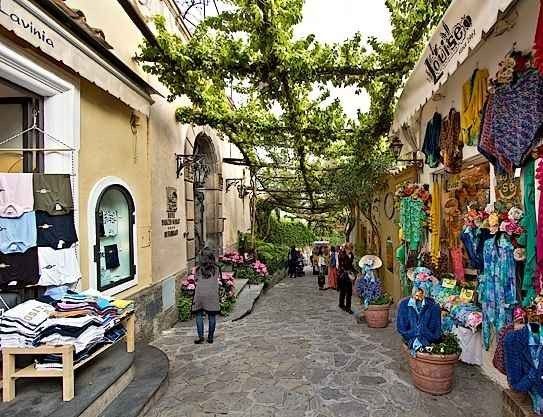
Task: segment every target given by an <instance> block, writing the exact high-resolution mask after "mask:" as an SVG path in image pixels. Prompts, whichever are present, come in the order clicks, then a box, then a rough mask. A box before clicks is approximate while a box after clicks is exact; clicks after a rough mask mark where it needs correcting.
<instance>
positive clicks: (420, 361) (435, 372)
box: [403, 345, 459, 395]
mask: <svg viewBox="0 0 543 417" xmlns="http://www.w3.org/2000/svg"><path fill="white" fill-rule="evenodd" d="M403 348H404V351H405V353H406V355H407V357H408V360H409V368H410V370H411V378H412V379H413V384H414V385H415V387H417V388H418V389H419V390H421V391H423V392H426V393H428V394H431V395H445V394H448V393H449V392H451V391H452V388H453V384H454V367H455V365H456V364H457V362H458V357H459V355H458V354H452V355H432V354H429V353H421V352H417V356H416V357H413V356H412V355H411V354H410V352H409V350H408V349H407V346H405V345H404V347H403Z"/></svg>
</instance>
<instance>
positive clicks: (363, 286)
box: [356, 265, 383, 308]
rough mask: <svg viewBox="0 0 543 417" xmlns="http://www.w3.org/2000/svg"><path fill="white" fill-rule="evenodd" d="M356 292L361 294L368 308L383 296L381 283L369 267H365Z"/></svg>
mask: <svg viewBox="0 0 543 417" xmlns="http://www.w3.org/2000/svg"><path fill="white" fill-rule="evenodd" d="M356 291H357V293H358V294H360V298H361V299H362V302H363V303H364V307H366V308H367V307H368V305H369V304H371V303H372V302H373V301H375V300H376V299H378V298H379V297H380V296H381V295H382V294H383V288H382V287H381V281H380V280H379V278H377V277H376V276H375V271H374V270H373V269H371V268H370V267H369V266H368V265H366V266H364V270H363V271H362V277H361V278H360V279H359V280H358V282H357V285H356Z"/></svg>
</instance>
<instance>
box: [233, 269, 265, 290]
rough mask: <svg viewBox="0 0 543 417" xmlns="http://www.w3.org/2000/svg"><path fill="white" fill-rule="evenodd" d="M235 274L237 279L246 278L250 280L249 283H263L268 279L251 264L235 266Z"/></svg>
mask: <svg viewBox="0 0 543 417" xmlns="http://www.w3.org/2000/svg"><path fill="white" fill-rule="evenodd" d="M234 271H235V272H234V275H235V277H236V279H246V280H248V281H249V284H252V285H256V284H261V283H263V282H264V281H265V280H266V279H265V277H262V276H261V275H259V274H258V273H257V272H256V271H255V270H254V269H253V268H251V267H250V266H240V267H237V268H235V270H234Z"/></svg>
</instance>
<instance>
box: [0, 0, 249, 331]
mask: <svg viewBox="0 0 543 417" xmlns="http://www.w3.org/2000/svg"><path fill="white" fill-rule="evenodd" d="M179 13H180V12H179V9H178V8H177V6H176V5H175V3H174V2H173V1H171V0H154V1H148V2H144V3H142V2H137V1H123V0H119V1H111V0H96V1H92V2H90V1H85V0H66V1H62V0H49V1H27V0H1V1H0V58H3V59H1V60H0V61H1V62H3V63H5V62H7V64H5V65H4V64H2V65H0V137H6V138H9V137H10V136H14V135H15V136H17V134H18V132H19V133H20V132H22V131H24V130H25V128H29V127H32V126H35V127H37V129H36V130H31V131H30V132H29V133H25V134H21V135H19V136H18V137H16V138H15V139H13V140H11V141H9V143H3V144H0V172H45V173H65V174H70V175H71V178H72V189H73V194H74V204H75V208H74V218H75V224H76V228H77V233H78V237H79V242H78V244H77V248H76V250H77V256H78V260H79V265H80V269H81V275H82V278H81V280H80V281H79V283H78V288H80V289H87V288H92V289H97V290H100V291H102V292H105V293H106V294H109V295H115V296H120V297H125V298H132V299H134V300H135V301H136V305H137V311H136V314H137V323H138V332H139V335H140V337H141V338H144V339H151V338H153V337H154V336H156V335H157V334H158V332H159V331H160V330H161V329H163V328H165V327H169V326H171V325H172V324H173V323H174V322H175V321H176V318H177V312H176V306H175V304H176V302H175V300H176V296H177V294H178V291H179V286H180V282H181V280H182V278H183V277H184V276H186V275H187V273H188V272H189V271H190V269H191V267H192V265H194V263H195V258H196V253H197V252H198V248H199V247H200V246H201V245H203V244H211V245H213V246H215V247H216V248H217V250H218V252H222V251H224V250H226V249H229V248H231V247H233V246H235V243H236V239H237V233H238V232H239V231H241V232H245V231H247V230H248V228H249V227H250V220H249V204H248V199H246V198H241V197H240V196H238V193H237V192H234V190H231V191H230V192H226V189H225V186H224V184H225V180H226V179H229V178H242V177H243V168H242V167H238V166H230V165H226V164H224V163H223V158H239V157H241V154H240V152H239V150H238V149H237V148H235V146H233V145H232V144H230V143H229V142H228V140H226V139H224V138H220V137H219V136H218V135H217V134H216V133H215V132H213V131H212V130H211V129H209V128H204V127H199V126H188V125H182V124H180V123H178V122H177V121H176V119H175V110H176V108H177V107H178V106H179V105H180V104H182V103H187V101H186V100H184V99H183V98H181V99H180V100H178V101H177V102H174V103H170V102H168V101H167V100H166V98H165V97H167V96H168V91H167V90H166V89H165V88H164V87H163V86H162V85H161V84H160V83H159V82H158V81H157V80H156V79H154V78H153V77H151V76H149V75H148V74H146V73H145V72H143V70H142V69H141V66H140V65H139V64H138V63H137V62H136V60H135V59H134V57H135V55H136V53H137V52H138V49H139V45H140V44H141V43H142V41H143V39H144V37H148V38H149V37H152V36H153V25H152V16H154V15H156V14H162V15H163V16H165V18H166V22H167V25H168V28H169V29H170V30H171V31H172V32H174V33H177V34H178V36H180V37H182V38H185V39H186V38H187V37H188V36H189V33H188V31H187V30H186V28H185V27H184V26H183V24H182V22H181V19H180V14H179ZM30 25H32V28H33V29H34V28H35V30H28V27H29V26H30ZM97 28H98V29H97ZM183 100H184V101H183ZM0 142H2V141H0ZM29 148H35V149H40V151H35V152H34V151H29ZM195 153H198V154H199V155H200V154H201V155H202V157H203V158H204V159H205V161H206V163H207V164H208V166H209V168H210V169H209V171H210V173H209V175H208V177H207V178H206V182H205V186H204V187H203V188H202V189H198V190H196V189H195V185H194V181H193V178H192V177H191V175H190V170H189V169H188V168H187V167H186V161H187V160H190V159H191V158H187V157H188V156H191V155H194V154H195ZM29 155H30V156H29ZM32 155H34V156H32ZM176 155H180V156H181V157H177V156H176ZM183 161H185V166H184V167H182V169H180V168H179V163H180V162H183ZM247 181H248V178H247ZM196 197H198V198H196ZM112 249H114V254H115V257H114V258H112V257H111V253H112V252H111V251H112ZM117 258H118V259H117ZM112 259H113V261H112ZM117 264H118V266H117Z"/></svg>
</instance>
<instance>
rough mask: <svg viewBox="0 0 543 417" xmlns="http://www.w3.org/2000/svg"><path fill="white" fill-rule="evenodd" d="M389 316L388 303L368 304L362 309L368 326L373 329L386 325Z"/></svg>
mask: <svg viewBox="0 0 543 417" xmlns="http://www.w3.org/2000/svg"><path fill="white" fill-rule="evenodd" d="M389 316H390V304H386V305H376V304H370V305H369V306H368V308H367V309H366V310H364V318H365V319H366V323H367V324H368V327H372V328H375V329H382V328H384V327H387V326H388V322H389Z"/></svg>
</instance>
